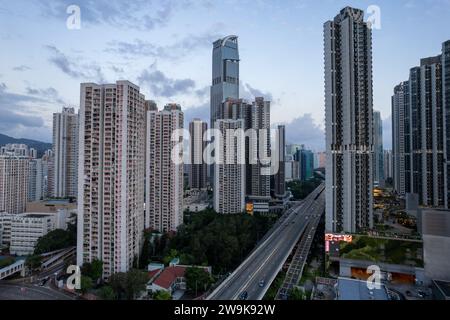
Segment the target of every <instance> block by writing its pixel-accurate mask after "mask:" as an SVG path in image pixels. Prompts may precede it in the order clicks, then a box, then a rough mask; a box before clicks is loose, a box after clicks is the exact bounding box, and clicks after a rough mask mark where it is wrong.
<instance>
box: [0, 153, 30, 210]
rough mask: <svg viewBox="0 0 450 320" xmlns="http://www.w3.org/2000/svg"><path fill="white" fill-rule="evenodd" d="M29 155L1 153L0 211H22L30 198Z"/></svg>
mask: <svg viewBox="0 0 450 320" xmlns="http://www.w3.org/2000/svg"><path fill="white" fill-rule="evenodd" d="M29 162H30V159H29V158H28V156H18V155H14V154H4V155H0V212H6V213H22V212H24V211H25V208H26V204H27V200H28V191H29V190H28V184H29V170H30V168H29Z"/></svg>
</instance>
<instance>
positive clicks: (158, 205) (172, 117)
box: [145, 104, 184, 232]
mask: <svg viewBox="0 0 450 320" xmlns="http://www.w3.org/2000/svg"><path fill="white" fill-rule="evenodd" d="M183 124H184V115H183V112H182V111H181V107H180V105H178V104H168V105H166V106H165V107H164V109H163V110H161V111H158V110H150V111H147V137H146V153H147V155H146V159H147V164H146V166H147V169H146V172H147V173H146V175H147V179H146V202H145V203H146V207H145V209H146V214H145V215H146V217H145V227H146V228H151V229H154V230H158V231H159V232H169V231H176V230H177V228H178V227H179V226H180V225H181V224H183V191H184V190H183V189H184V183H183V182H184V178H183V171H184V170H183V163H177V162H176V161H175V160H176V159H174V158H173V157H174V156H178V155H180V154H182V153H183V149H182V148H181V149H178V150H176V145H179V146H182V142H183V137H182V136H181V137H179V139H178V140H177V141H174V140H172V134H173V133H174V131H175V130H179V129H183ZM180 143H181V144H180Z"/></svg>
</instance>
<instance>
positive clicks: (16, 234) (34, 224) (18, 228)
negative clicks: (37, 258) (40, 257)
mask: <svg viewBox="0 0 450 320" xmlns="http://www.w3.org/2000/svg"><path fill="white" fill-rule="evenodd" d="M55 218H56V217H55V215H49V214H33V213H24V214H17V215H14V216H13V217H12V219H11V240H10V245H9V252H10V253H11V254H15V255H18V256H26V255H30V254H33V252H34V248H35V246H36V243H37V241H38V239H39V238H40V237H42V236H45V235H46V234H47V233H49V232H50V231H53V230H55V228H56V225H55Z"/></svg>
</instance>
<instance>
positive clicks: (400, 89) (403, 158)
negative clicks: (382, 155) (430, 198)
mask: <svg viewBox="0 0 450 320" xmlns="http://www.w3.org/2000/svg"><path fill="white" fill-rule="evenodd" d="M409 112H410V111H409V82H408V81H404V82H402V83H400V84H399V85H397V86H395V88H394V95H393V96H392V167H393V177H392V178H393V183H394V185H393V187H394V190H395V191H396V192H397V194H398V195H400V196H405V194H406V193H407V192H410V191H409V190H410V177H411V172H410V164H411V152H410V143H409V142H410V134H409V132H410V120H409V119H410V118H409Z"/></svg>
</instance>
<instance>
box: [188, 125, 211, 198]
mask: <svg viewBox="0 0 450 320" xmlns="http://www.w3.org/2000/svg"><path fill="white" fill-rule="evenodd" d="M207 130H208V124H207V123H206V122H204V121H202V120H200V119H194V120H193V121H191V122H190V123H189V134H190V160H191V163H190V172H189V188H191V189H206V188H207V186H208V185H207V183H208V176H207V175H208V166H207V164H206V162H205V159H204V157H203V153H204V151H205V149H206V145H207V141H205V140H206V139H204V138H205V134H206V131H207Z"/></svg>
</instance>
